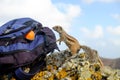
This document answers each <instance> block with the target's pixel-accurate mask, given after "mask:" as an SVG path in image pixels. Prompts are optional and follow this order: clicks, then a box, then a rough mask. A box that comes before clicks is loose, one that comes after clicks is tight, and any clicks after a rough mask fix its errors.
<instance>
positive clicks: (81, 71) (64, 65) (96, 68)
mask: <svg viewBox="0 0 120 80" xmlns="http://www.w3.org/2000/svg"><path fill="white" fill-rule="evenodd" d="M46 62H47V66H46V68H45V69H44V70H43V71H41V72H39V73H38V74H36V75H35V76H34V77H33V78H32V79H31V80H120V70H119V69H112V68H111V67H109V66H104V67H101V66H100V64H99V63H90V62H89V60H87V59H86V57H85V53H79V54H77V55H75V56H71V53H70V52H69V51H67V50H65V51H62V52H57V53H54V54H49V55H48V56H47V58H46Z"/></svg>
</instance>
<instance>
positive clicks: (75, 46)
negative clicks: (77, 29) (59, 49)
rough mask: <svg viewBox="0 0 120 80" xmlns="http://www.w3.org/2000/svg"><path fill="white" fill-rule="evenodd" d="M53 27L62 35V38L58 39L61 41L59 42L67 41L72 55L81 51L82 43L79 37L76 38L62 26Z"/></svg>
mask: <svg viewBox="0 0 120 80" xmlns="http://www.w3.org/2000/svg"><path fill="white" fill-rule="evenodd" d="M53 29H54V30H55V31H56V32H58V33H59V35H60V39H58V40H57V41H59V44H61V41H63V42H65V44H66V45H67V46H68V48H69V49H70V51H71V53H72V55H74V54H76V53H78V52H79V50H80V48H81V47H80V44H79V42H78V40H77V39H75V38H74V37H72V36H70V35H68V34H67V33H66V32H65V31H64V30H63V28H62V27H61V26H58V25H57V26H54V27H53Z"/></svg>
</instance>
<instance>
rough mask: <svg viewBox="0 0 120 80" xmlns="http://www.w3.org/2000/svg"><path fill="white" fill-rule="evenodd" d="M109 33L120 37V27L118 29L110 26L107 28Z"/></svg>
mask: <svg viewBox="0 0 120 80" xmlns="http://www.w3.org/2000/svg"><path fill="white" fill-rule="evenodd" d="M107 31H108V32H109V33H111V34H113V35H119V36H120V26H117V27H112V26H109V27H107Z"/></svg>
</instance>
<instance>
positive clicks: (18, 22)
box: [0, 18, 40, 38]
mask: <svg viewBox="0 0 120 80" xmlns="http://www.w3.org/2000/svg"><path fill="white" fill-rule="evenodd" d="M28 21H32V24H31V25H29V27H27V28H25V29H23V30H18V31H16V32H14V33H13V34H7V35H4V36H0V38H5V37H7V38H9V37H17V36H21V35H23V33H26V32H28V31H29V30H31V29H32V28H33V27H35V25H36V24H40V23H39V22H37V21H35V20H33V19H31V18H20V19H14V20H11V21H9V22H7V23H6V24H4V25H3V26H1V27H0V35H1V34H3V33H5V31H6V30H8V27H10V29H11V31H12V30H16V29H19V28H21V27H25V26H27V25H25V24H24V23H25V22H28Z"/></svg>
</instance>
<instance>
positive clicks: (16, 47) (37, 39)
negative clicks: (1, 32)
mask: <svg viewBox="0 0 120 80" xmlns="http://www.w3.org/2000/svg"><path fill="white" fill-rule="evenodd" d="M43 42H44V37H43V35H37V36H36V37H35V39H34V40H33V41H31V42H30V43H29V44H25V43H16V44H12V45H9V46H0V52H1V53H2V52H9V51H14V50H33V49H34V48H35V47H37V46H39V45H40V44H42V43H43Z"/></svg>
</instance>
